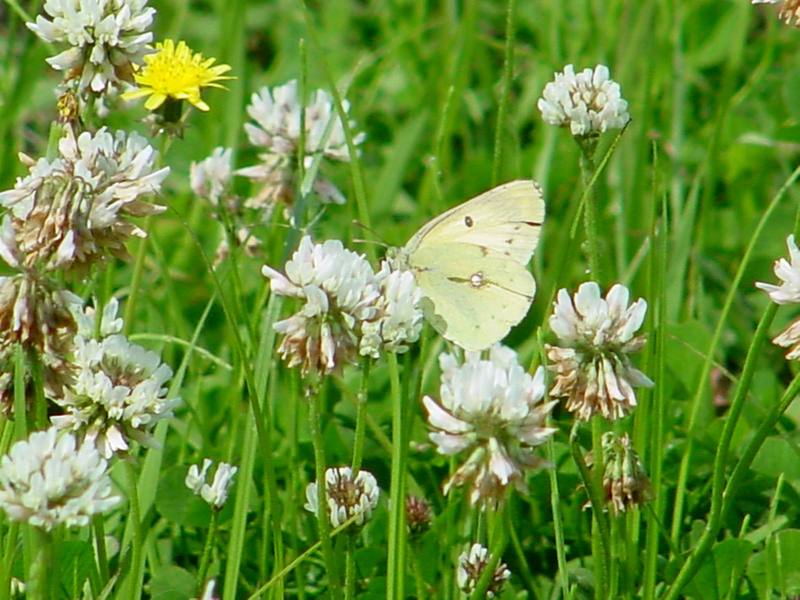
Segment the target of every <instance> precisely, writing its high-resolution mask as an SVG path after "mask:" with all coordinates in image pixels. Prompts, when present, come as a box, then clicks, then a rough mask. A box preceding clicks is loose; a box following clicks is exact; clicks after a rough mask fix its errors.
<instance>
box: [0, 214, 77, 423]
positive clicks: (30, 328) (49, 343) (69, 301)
mask: <svg viewBox="0 0 800 600" xmlns="http://www.w3.org/2000/svg"><path fill="white" fill-rule="evenodd" d="M7 224H8V221H6V222H5V223H4V227H3V228H4V231H5V230H6V229H7V228H6V225H7ZM0 247H2V242H0ZM3 257H4V258H5V256H3ZM81 304H82V302H81V299H80V298H78V297H77V296H75V295H74V294H72V293H70V292H68V291H66V290H62V289H60V288H59V287H57V286H56V285H55V284H54V283H53V282H52V281H50V280H49V279H47V278H44V277H40V276H38V275H37V274H36V273H35V272H33V271H30V272H25V273H21V274H17V275H11V276H4V277H0V369H2V375H0V412H5V413H9V414H10V413H11V411H12V410H13V406H14V403H13V385H12V383H13V382H12V375H11V374H12V373H13V367H12V365H11V359H12V356H13V352H14V347H15V346H16V345H17V344H19V345H21V346H22V347H23V348H25V349H27V350H32V351H34V352H35V353H36V354H37V356H39V358H40V360H41V362H42V375H43V378H44V388H45V393H46V395H48V396H53V395H58V394H60V393H61V392H62V389H63V387H64V385H66V384H68V383H69V382H70V381H71V380H72V374H73V373H72V371H73V369H72V366H71V363H70V362H69V354H70V353H71V351H72V347H73V337H74V334H75V331H76V328H77V325H76V323H75V318H74V316H73V313H72V310H73V308H74V307H75V306H80V305H81Z"/></svg>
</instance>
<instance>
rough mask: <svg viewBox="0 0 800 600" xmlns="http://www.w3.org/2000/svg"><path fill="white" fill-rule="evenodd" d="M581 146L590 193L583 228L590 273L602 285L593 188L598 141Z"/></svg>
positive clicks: (598, 235)
mask: <svg viewBox="0 0 800 600" xmlns="http://www.w3.org/2000/svg"><path fill="white" fill-rule="evenodd" d="M579 145H580V147H581V159H580V165H581V179H582V180H583V187H584V189H585V190H587V191H588V192H589V193H588V194H587V196H586V203H585V205H584V209H583V227H584V230H585V233H586V243H587V245H588V253H589V272H590V274H591V278H592V280H593V281H596V282H598V283H600V284H602V283H603V282H604V279H603V274H602V272H601V271H600V269H601V266H600V265H601V257H600V231H599V229H598V227H599V226H598V223H597V196H596V195H595V193H594V187H593V186H591V181H592V175H593V174H594V172H595V164H594V151H595V149H596V147H597V140H596V139H592V138H587V139H586V140H584V141H583V142H581V143H580V144H579Z"/></svg>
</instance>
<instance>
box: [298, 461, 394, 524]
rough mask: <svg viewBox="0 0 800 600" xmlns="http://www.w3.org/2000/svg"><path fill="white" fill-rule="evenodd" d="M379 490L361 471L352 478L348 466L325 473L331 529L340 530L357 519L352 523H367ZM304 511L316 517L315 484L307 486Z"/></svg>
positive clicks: (371, 476) (373, 481) (317, 503)
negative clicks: (349, 521)
mask: <svg viewBox="0 0 800 600" xmlns="http://www.w3.org/2000/svg"><path fill="white" fill-rule="evenodd" d="M380 492H381V490H380V488H379V487H378V482H377V481H376V480H375V477H373V475H372V474H371V473H369V472H368V471H364V470H361V471H359V472H358V473H357V474H356V476H355V477H353V472H352V471H351V470H350V467H338V468H332V469H327V470H326V471H325V494H326V498H327V500H328V511H329V512H328V517H329V518H330V520H331V525H332V526H333V527H339V526H340V525H342V524H344V523H345V522H347V521H348V520H349V519H351V518H353V517H356V520H355V524H356V525H357V526H361V525H363V524H364V523H365V522H366V521H368V520H369V518H370V516H371V515H372V511H373V510H375V507H376V506H378V497H379V496H380ZM305 509H306V510H307V511H309V512H312V513H314V514H317V512H318V511H319V492H318V490H317V482H316V481H315V482H313V483H309V484H308V487H306V504H305Z"/></svg>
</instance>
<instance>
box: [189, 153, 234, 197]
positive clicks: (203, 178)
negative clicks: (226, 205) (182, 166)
mask: <svg viewBox="0 0 800 600" xmlns="http://www.w3.org/2000/svg"><path fill="white" fill-rule="evenodd" d="M232 158H233V149H232V148H223V147H221V146H218V147H216V148H214V150H213V152H212V153H211V156H209V157H208V158H205V159H203V160H201V161H200V162H192V165H191V168H190V183H191V186H192V191H193V192H194V193H195V194H197V195H198V196H200V197H201V198H205V199H207V200H208V201H209V202H211V204H214V205H217V204H219V202H220V199H221V198H222V196H223V194H224V193H225V191H226V190H227V188H228V186H229V185H230V181H231V175H232V174H233V170H232V167H231V161H232Z"/></svg>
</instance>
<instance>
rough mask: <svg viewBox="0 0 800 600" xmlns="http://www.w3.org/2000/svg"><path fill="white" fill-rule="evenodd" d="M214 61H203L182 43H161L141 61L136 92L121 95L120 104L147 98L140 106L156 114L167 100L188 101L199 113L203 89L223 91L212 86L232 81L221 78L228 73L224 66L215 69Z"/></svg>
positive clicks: (201, 107) (136, 75) (201, 105)
mask: <svg viewBox="0 0 800 600" xmlns="http://www.w3.org/2000/svg"><path fill="white" fill-rule="evenodd" d="M215 60H216V59H215V58H207V59H204V58H203V55H202V54H200V53H199V52H192V49H191V48H189V46H187V45H186V43H185V42H178V44H177V46H176V45H175V42H174V41H172V40H169V39H167V40H164V42H163V43H158V44H156V51H155V52H154V53H153V54H148V55H147V56H145V57H144V63H145V64H144V67H142V68H141V69H140V70H139V71H138V72H137V73H135V74H134V79H135V80H136V83H137V84H138V86H139V88H138V89H136V90H132V91H130V92H125V93H124V94H123V95H122V98H123V99H124V100H133V99H135V98H142V97H144V96H149V97H148V98H147V101H146V102H145V103H144V107H145V108H146V109H147V110H156V109H157V108H158V107H159V106H161V105H162V104H163V103H164V102H165V101H166V100H167V99H168V98H172V99H174V100H188V101H189V102H191V104H192V105H193V106H196V107H197V108H198V109H200V110H204V111H205V110H208V104H206V103H205V102H203V99H202V98H201V97H200V91H201V90H202V89H203V88H204V87H216V88H223V86H222V85H220V84H218V83H215V82H217V81H221V80H223V79H233V77H227V76H225V75H223V73H226V72H228V71H230V69H231V68H230V66H228V65H215V66H212V65H213V64H214V61H215Z"/></svg>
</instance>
